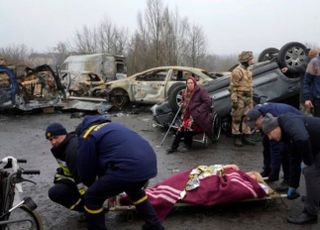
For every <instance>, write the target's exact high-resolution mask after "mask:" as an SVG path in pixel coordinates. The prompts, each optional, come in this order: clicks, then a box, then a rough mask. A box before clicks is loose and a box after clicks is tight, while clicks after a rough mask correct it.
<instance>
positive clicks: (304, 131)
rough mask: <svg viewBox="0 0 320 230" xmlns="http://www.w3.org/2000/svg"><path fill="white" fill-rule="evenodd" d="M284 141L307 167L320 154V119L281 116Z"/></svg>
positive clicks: (289, 115) (280, 124)
mask: <svg viewBox="0 0 320 230" xmlns="http://www.w3.org/2000/svg"><path fill="white" fill-rule="evenodd" d="M278 121H279V126H280V128H281V130H282V140H283V141H285V142H286V143H288V144H290V145H291V146H293V150H294V151H295V154H296V156H294V157H300V159H302V160H303V162H304V163H305V164H306V165H311V164H312V163H313V160H314V157H315V156H316V155H317V154H319V152H320V141H319V137H320V118H317V117H310V116H304V115H294V114H285V115H282V116H279V119H278Z"/></svg>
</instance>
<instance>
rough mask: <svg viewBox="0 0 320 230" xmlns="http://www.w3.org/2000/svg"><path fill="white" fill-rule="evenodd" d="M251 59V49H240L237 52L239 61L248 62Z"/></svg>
mask: <svg viewBox="0 0 320 230" xmlns="http://www.w3.org/2000/svg"><path fill="white" fill-rule="evenodd" d="M252 59H253V53H252V51H242V52H241V54H239V62H248V61H250V60H252Z"/></svg>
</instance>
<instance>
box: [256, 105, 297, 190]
mask: <svg viewBox="0 0 320 230" xmlns="http://www.w3.org/2000/svg"><path fill="white" fill-rule="evenodd" d="M255 109H257V110H258V111H259V112H260V113H261V114H262V115H263V116H265V115H266V114H267V113H271V114H272V115H273V116H275V117H279V116H281V115H284V114H286V113H292V114H296V115H303V113H302V112H300V111H299V110H298V109H296V108H295V107H293V106H291V105H287V104H283V103H273V102H268V103H264V104H258V105H256V106H255ZM261 133H262V132H261ZM262 135H263V140H264V142H263V143H264V149H263V151H270V152H269V153H268V152H265V153H264V154H265V155H268V154H271V156H272V158H271V167H272V168H280V165H281V162H282V157H283V154H286V152H287V151H288V149H289V147H288V146H287V147H286V145H284V144H283V141H280V142H277V141H270V140H269V138H268V137H267V136H265V135H264V134H263V133H262ZM267 145H269V146H267ZM297 164H298V168H297V167H291V168H290V175H289V178H285V179H288V180H289V185H290V186H291V187H295V188H297V187H298V186H299V181H300V171H301V170H300V164H299V162H298V163H297Z"/></svg>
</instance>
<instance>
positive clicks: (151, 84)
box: [106, 66, 214, 108]
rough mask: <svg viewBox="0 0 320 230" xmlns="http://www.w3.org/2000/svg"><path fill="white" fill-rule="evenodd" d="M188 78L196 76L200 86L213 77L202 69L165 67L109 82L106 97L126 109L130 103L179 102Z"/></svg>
mask: <svg viewBox="0 0 320 230" xmlns="http://www.w3.org/2000/svg"><path fill="white" fill-rule="evenodd" d="M188 76H194V77H195V78H197V79H198V82H199V84H206V83H208V82H209V81H212V80H213V79H214V78H213V77H212V76H210V74H209V73H207V72H206V71H205V70H203V69H199V68H192V67H185V66H162V67H156V68H152V69H148V70H145V71H143V72H140V73H136V74H134V75H132V76H130V77H128V78H126V79H122V80H117V81H111V82H107V83H106V86H107V95H108V98H109V100H110V101H111V102H112V104H113V105H115V106H117V107H120V108H121V107H123V106H125V105H126V104H127V103H129V102H133V103H142V104H156V103H160V102H163V101H165V100H166V99H168V100H170V101H176V100H179V98H177V95H178V96H179V95H180V94H179V92H180V91H181V90H183V89H184V88H185V81H186V79H187V77H188Z"/></svg>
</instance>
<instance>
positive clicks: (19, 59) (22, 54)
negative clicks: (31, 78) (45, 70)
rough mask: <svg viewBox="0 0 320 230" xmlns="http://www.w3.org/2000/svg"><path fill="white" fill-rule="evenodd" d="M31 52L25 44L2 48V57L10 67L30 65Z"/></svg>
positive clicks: (0, 51)
mask: <svg viewBox="0 0 320 230" xmlns="http://www.w3.org/2000/svg"><path fill="white" fill-rule="evenodd" d="M31 52H32V51H31V50H29V49H28V48H27V46H26V45H24V44H21V45H12V46H8V47H5V48H0V55H1V56H3V57H4V58H5V59H6V62H7V64H8V65H12V64H14V65H17V64H18V65H28V64H29V62H28V57H29V55H30V53H31Z"/></svg>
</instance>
